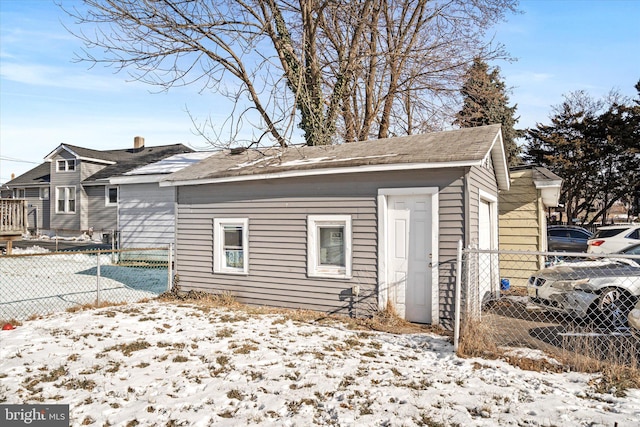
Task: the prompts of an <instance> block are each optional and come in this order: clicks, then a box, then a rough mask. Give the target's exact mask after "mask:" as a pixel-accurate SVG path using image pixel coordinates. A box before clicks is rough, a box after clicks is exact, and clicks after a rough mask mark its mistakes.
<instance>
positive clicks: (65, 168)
mask: <svg viewBox="0 0 640 427" xmlns="http://www.w3.org/2000/svg"><path fill="white" fill-rule="evenodd" d="M57 165H58V168H57V171H58V172H73V171H75V170H76V160H75V159H66V160H58V162H57Z"/></svg>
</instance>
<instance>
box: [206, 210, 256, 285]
mask: <svg viewBox="0 0 640 427" xmlns="http://www.w3.org/2000/svg"><path fill="white" fill-rule="evenodd" d="M213 248H214V249H213V252H214V260H213V271H214V273H231V274H249V219H248V218H216V219H214V220H213Z"/></svg>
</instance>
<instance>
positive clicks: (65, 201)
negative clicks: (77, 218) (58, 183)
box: [56, 187, 76, 213]
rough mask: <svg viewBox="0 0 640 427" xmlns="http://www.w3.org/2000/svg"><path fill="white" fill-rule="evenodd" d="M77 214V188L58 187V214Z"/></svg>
mask: <svg viewBox="0 0 640 427" xmlns="http://www.w3.org/2000/svg"><path fill="white" fill-rule="evenodd" d="M75 212H76V187H56V213H75Z"/></svg>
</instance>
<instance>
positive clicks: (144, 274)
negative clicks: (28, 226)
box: [0, 246, 168, 320]
mask: <svg viewBox="0 0 640 427" xmlns="http://www.w3.org/2000/svg"><path fill="white" fill-rule="evenodd" d="M48 252H49V250H46V249H43V248H40V247H38V246H33V247H31V248H29V249H16V250H15V251H14V254H15V255H25V256H22V257H4V256H3V257H0V319H18V320H23V319H27V318H29V317H30V316H32V315H41V314H48V313H53V312H59V311H64V310H66V309H68V308H71V307H73V306H76V305H83V304H92V303H95V302H96V300H99V301H101V302H105V301H108V302H114V303H115V302H135V301H140V300H142V299H145V298H153V297H156V296H158V295H160V294H161V293H162V292H165V291H167V289H168V287H167V283H168V272H167V268H166V267H165V268H162V267H154V268H148V267H136V266H126V265H120V264H118V263H117V256H118V253H117V252H116V253H114V254H111V253H109V252H105V253H103V254H101V255H100V256H99V257H98V256H97V255H96V254H95V253H82V252H68V253H64V254H51V253H48ZM147 252H149V251H147ZM98 261H99V264H100V274H99V275H98ZM98 276H99V278H98Z"/></svg>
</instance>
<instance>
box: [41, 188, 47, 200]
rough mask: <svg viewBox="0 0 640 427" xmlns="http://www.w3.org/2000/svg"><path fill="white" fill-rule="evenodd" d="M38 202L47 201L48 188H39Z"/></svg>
mask: <svg viewBox="0 0 640 427" xmlns="http://www.w3.org/2000/svg"><path fill="white" fill-rule="evenodd" d="M40 200H49V187H40Z"/></svg>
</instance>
